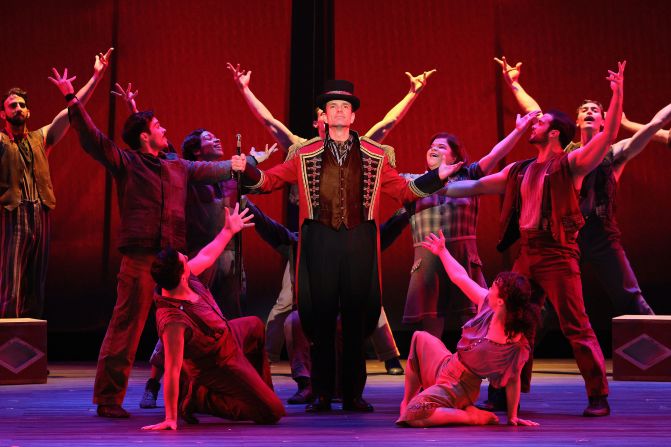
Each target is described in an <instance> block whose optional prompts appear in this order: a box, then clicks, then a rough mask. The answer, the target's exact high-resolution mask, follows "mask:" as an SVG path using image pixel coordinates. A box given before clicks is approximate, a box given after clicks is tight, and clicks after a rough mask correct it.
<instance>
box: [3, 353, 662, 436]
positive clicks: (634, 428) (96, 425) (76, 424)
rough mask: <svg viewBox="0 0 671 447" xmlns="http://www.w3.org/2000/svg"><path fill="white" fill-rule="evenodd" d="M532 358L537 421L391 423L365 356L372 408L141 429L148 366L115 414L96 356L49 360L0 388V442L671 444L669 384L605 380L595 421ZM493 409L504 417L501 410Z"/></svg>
mask: <svg viewBox="0 0 671 447" xmlns="http://www.w3.org/2000/svg"><path fill="white" fill-rule="evenodd" d="M534 366H535V371H536V372H535V375H534V381H533V385H532V386H533V388H532V392H531V393H530V394H527V395H523V396H522V404H521V405H522V410H521V413H520V416H521V417H523V418H528V419H533V420H535V421H537V422H540V424H541V426H540V427H533V428H532V427H509V426H507V425H499V426H487V427H440V428H430V429H415V428H400V427H397V426H395V425H394V420H395V419H396V417H397V416H398V405H399V402H400V400H401V396H402V393H403V376H388V375H386V374H384V369H383V365H382V363H380V362H376V361H369V362H368V371H369V376H368V382H367V386H366V391H365V394H364V397H365V398H366V399H367V400H368V401H369V402H371V403H372V404H373V405H374V406H375V412H374V413H369V414H352V413H343V412H342V411H340V410H339V406H337V405H336V406H335V409H334V411H333V412H332V413H330V414H318V415H314V414H307V413H305V411H304V407H303V406H302V405H298V406H296V405H287V413H288V414H287V416H286V417H284V418H283V419H282V420H281V421H280V422H279V423H278V424H277V425H274V426H259V425H254V424H251V423H238V422H230V421H226V420H222V419H217V418H214V417H205V416H201V417H200V420H201V423H200V424H199V425H186V424H182V425H181V426H180V429H179V431H177V432H143V431H141V430H140V427H142V426H143V425H148V424H153V423H157V422H160V421H161V420H162V418H163V408H162V407H161V408H156V409H152V410H142V409H140V408H139V407H138V402H139V399H140V397H141V396H142V392H143V389H144V383H145V380H146V378H147V377H148V374H149V368H148V366H146V365H144V366H138V367H136V368H135V369H134V370H133V374H132V376H131V380H130V385H129V389H128V394H127V395H126V402H125V404H124V407H125V408H126V409H127V410H129V411H130V412H131V418H130V419H121V420H112V419H104V418H100V417H97V416H96V414H95V406H94V405H93V404H92V403H91V394H92V389H93V377H94V374H95V365H94V364H93V363H87V364H73V363H58V364H50V365H49V368H50V371H51V374H50V376H49V381H48V383H47V384H44V385H13V386H0V446H38V445H39V446H41V445H48V446H50V447H51V446H68V447H72V446H84V445H86V446H90V445H96V446H132V445H138V446H139V445H142V446H155V445H156V446H159V445H160V446H166V445H198V446H201V445H202V446H206V445H237V446H256V445H275V446H278V445H290V446H315V445H319V444H321V445H323V446H326V445H366V446H412V445H414V444H420V443H421V444H423V443H427V444H429V443H430V444H434V445H444V444H448V443H449V444H453V445H458V446H478V447H483V446H488V445H497V446H525V445H534V446H536V445H543V446H551V445H557V446H559V445H589V446H602V445H608V446H627V447H631V446H645V447H653V446H663V445H670V444H671V441H670V439H671V383H663V382H613V381H611V382H610V385H611V397H610V405H611V408H612V415H611V416H610V417H606V418H595V419H592V418H584V417H582V416H581V414H582V411H583V409H584V407H585V406H586V397H585V391H584V387H583V381H582V378H581V377H580V375H579V374H578V371H577V369H576V366H575V362H573V361H572V360H542V359H540V360H537V361H535V363H534ZM609 371H610V368H609ZM273 381H274V384H275V391H276V392H277V394H278V395H279V396H280V398H281V399H282V400H283V401H286V399H287V398H288V397H289V396H290V395H291V394H293V392H294V391H295V384H294V382H293V381H292V380H291V378H290V376H289V367H288V364H287V363H286V362H283V363H279V364H276V365H273ZM482 391H483V392H486V384H484V385H483V388H482ZM159 405H160V406H162V405H163V398H162V394H161V396H160V398H159ZM500 417H501V419H502V421H505V415H503V414H501V415H500Z"/></svg>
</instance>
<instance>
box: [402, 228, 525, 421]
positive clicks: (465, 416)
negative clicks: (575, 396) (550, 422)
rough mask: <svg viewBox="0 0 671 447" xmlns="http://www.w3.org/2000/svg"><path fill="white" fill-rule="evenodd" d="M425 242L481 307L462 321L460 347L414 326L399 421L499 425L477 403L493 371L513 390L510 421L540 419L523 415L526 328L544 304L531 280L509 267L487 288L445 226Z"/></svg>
mask: <svg viewBox="0 0 671 447" xmlns="http://www.w3.org/2000/svg"><path fill="white" fill-rule="evenodd" d="M422 245H423V246H424V247H425V248H427V249H428V250H429V251H431V252H432V253H433V254H434V255H436V256H438V257H439V258H440V260H441V262H442V263H443V266H444V267H445V270H446V271H447V274H448V276H449V277H450V280H451V281H452V282H454V284H456V285H457V286H458V287H459V288H460V289H461V290H462V291H463V293H464V294H465V295H466V296H467V297H468V298H469V299H470V300H471V301H473V303H474V304H475V305H476V306H477V314H476V316H475V317H473V318H472V319H471V320H470V321H468V322H467V323H466V324H465V325H464V326H463V328H462V336H461V340H459V343H458V344H457V352H456V353H454V354H452V353H451V352H450V351H449V350H448V349H447V348H446V347H445V345H444V344H443V343H442V342H441V341H440V340H439V339H438V338H436V337H434V336H432V335H430V334H429V333H427V332H422V331H418V332H415V334H414V335H413V338H412V344H411V345H410V354H409V356H408V363H407V367H406V376H405V393H404V396H403V401H402V402H401V415H400V417H399V419H398V420H397V421H396V422H397V423H399V424H404V425H409V426H412V427H430V426H438V425H457V424H460V425H485V424H496V423H498V421H499V420H498V417H497V416H496V415H495V414H494V413H491V412H489V411H483V410H479V409H477V408H476V407H475V406H474V403H475V401H476V400H477V398H478V394H479V393H480V384H481V382H482V379H485V378H486V379H488V380H489V382H490V383H491V384H493V385H494V386H497V387H503V388H505V390H506V394H507V398H508V424H510V425H538V424H537V423H536V422H533V421H529V420H526V419H521V418H519V417H518V415H517V410H518V403H519V399H520V372H521V370H522V367H523V365H524V363H525V362H526V360H527V358H528V357H529V353H530V349H529V342H528V341H527V337H526V336H525V334H531V333H532V331H533V328H534V325H535V323H536V321H537V319H538V309H537V307H536V306H534V305H532V304H531V303H530V302H529V297H530V295H531V287H530V285H529V281H528V280H527V279H526V278H525V277H524V276H522V275H519V274H516V273H510V272H504V273H499V275H498V276H497V277H496V279H495V280H494V283H493V285H492V286H491V287H490V288H489V289H485V288H483V287H481V286H480V285H479V284H478V283H477V282H475V281H474V280H473V279H471V278H470V277H469V275H468V274H467V272H466V270H465V269H464V267H463V266H462V265H461V264H460V263H459V262H457V261H456V260H455V259H454V258H453V257H452V255H451V254H450V253H449V251H448V250H447V248H445V237H444V236H443V233H442V232H440V233H439V236H436V235H435V234H430V235H428V236H427V237H426V240H425V241H424V242H423V243H422Z"/></svg>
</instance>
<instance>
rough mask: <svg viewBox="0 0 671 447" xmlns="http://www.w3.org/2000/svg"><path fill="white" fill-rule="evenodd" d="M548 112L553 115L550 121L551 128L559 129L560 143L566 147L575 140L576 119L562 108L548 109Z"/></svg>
mask: <svg viewBox="0 0 671 447" xmlns="http://www.w3.org/2000/svg"><path fill="white" fill-rule="evenodd" d="M546 113H549V114H550V115H552V121H551V122H550V130H557V131H559V144H561V147H562V148H564V147H566V146H568V144H569V143H570V142H571V141H573V138H574V137H575V120H572V119H571V117H569V116H568V115H567V114H565V113H564V112H562V111H561V110H556V109H552V110H548V111H547V112H546Z"/></svg>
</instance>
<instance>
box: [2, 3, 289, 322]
mask: <svg viewBox="0 0 671 447" xmlns="http://www.w3.org/2000/svg"><path fill="white" fill-rule="evenodd" d="M83 5H84V4H83V3H82V2H80V1H77V0H64V1H62V2H58V3H54V2H48V1H46V0H44V1H30V2H24V3H22V4H17V3H14V4H12V5H11V6H10V7H8V8H3V11H2V19H3V20H2V22H3V32H4V33H6V34H5V35H6V36H7V38H8V40H7V45H6V47H7V48H5V49H4V50H3V57H4V60H5V62H4V64H3V70H2V72H1V74H0V85H1V86H2V87H0V88H2V89H3V90H6V89H7V88H9V87H11V86H14V85H19V86H22V87H23V88H25V89H27V90H28V91H29V93H30V95H31V97H30V108H31V112H32V116H31V120H30V123H31V127H33V128H36V127H39V126H42V125H44V124H46V123H47V122H49V121H50V120H51V119H52V118H53V117H54V116H55V114H56V113H57V112H58V111H59V110H61V109H62V108H63V107H64V101H63V98H62V97H61V95H60V93H59V92H58V90H57V89H56V88H55V87H54V86H53V85H52V84H51V83H50V82H49V81H48V80H47V76H50V75H51V67H52V66H55V67H59V68H60V67H63V66H67V67H68V68H69V69H70V73H72V74H76V75H77V80H76V81H75V88H78V87H79V86H81V85H83V83H84V82H85V81H86V80H87V79H88V77H89V76H90V75H91V73H92V67H93V62H94V55H95V54H96V53H97V52H99V51H104V50H106V49H107V48H108V47H110V46H112V42H113V33H114V25H115V24H114V17H115V9H116V8H118V9H116V11H117V13H118V31H117V34H116V35H117V36H118V37H117V41H116V42H115V43H114V46H115V47H116V49H115V52H114V55H113V58H114V62H115V63H116V64H117V67H116V68H117V73H116V80H118V81H119V82H120V83H122V84H123V85H124V86H125V85H126V83H127V82H133V85H134V87H136V88H138V89H139V91H140V93H139V97H138V102H139V106H140V108H145V109H149V108H151V109H153V110H154V111H155V112H156V114H157V116H158V118H159V119H160V120H161V123H162V124H163V126H164V127H165V128H166V129H167V130H168V137H169V139H170V140H171V142H172V143H173V144H174V145H175V146H176V147H179V146H180V144H181V142H182V139H183V138H184V136H185V135H186V134H187V133H188V132H189V131H191V130H192V129H194V128H198V127H206V128H208V129H210V130H212V131H213V132H214V133H215V134H216V135H217V136H218V137H219V138H221V140H222V143H223V145H224V148H225V152H226V154H227V155H228V156H230V155H232V153H233V152H234V150H235V134H236V133H241V134H242V136H243V149H244V150H247V148H248V147H249V146H250V145H254V146H255V147H257V148H259V149H261V148H263V146H264V145H265V144H266V143H268V142H271V139H270V136H269V135H268V134H267V133H266V131H265V130H264V129H263V127H262V126H260V125H259V124H258V123H257V122H256V121H255V120H254V118H253V117H252V115H251V113H250V112H249V111H248V110H247V107H246V105H245V103H244V101H243V100H242V96H241V95H240V94H239V92H238V90H237V88H236V87H235V86H234V84H233V81H232V80H231V76H230V74H229V72H228V70H226V62H228V61H230V62H232V63H238V62H239V63H240V64H241V65H242V66H243V67H245V68H247V69H251V70H253V75H252V80H251V86H252V89H253V91H254V92H255V93H256V94H257V96H258V97H260V98H261V99H262V100H263V101H264V102H265V104H266V105H267V106H268V108H269V109H270V110H272V111H273V112H274V114H275V115H276V116H277V117H278V118H279V119H281V120H284V119H285V117H286V116H287V103H288V102H287V98H288V85H289V72H288V70H289V68H288V67H289V59H288V58H289V44H290V35H291V2H290V1H289V0H281V1H274V2H266V1H263V0H250V1H246V2H244V3H235V2H221V1H218V0H207V1H205V0H198V1H192V2H183V1H178V0H161V1H158V0H149V1H142V2H129V1H123V0H122V1H113V0H93V1H89V2H86V5H85V6H83ZM110 68H111V67H110ZM111 81H112V70H111V69H109V70H108V72H107V74H106V77H105V79H104V80H103V81H102V82H101V84H100V86H99V88H98V90H97V91H96V92H95V95H94V97H93V99H92V100H91V101H90V103H89V105H88V107H87V109H88V110H89V112H90V113H91V115H92V116H93V119H94V121H95V122H96V124H97V125H98V127H99V128H100V129H101V130H103V132H105V133H107V132H108V130H109V129H108V120H109V114H110V110H111V106H110V93H109V91H110V88H111ZM126 117H127V112H126V110H125V107H124V106H123V104H121V103H120V102H118V103H117V104H116V115H115V118H116V126H115V129H114V133H115V138H114V139H115V141H117V142H118V143H119V144H120V145H123V143H122V142H121V137H120V133H121V127H122V126H123V122H124V120H125V118H126ZM3 125H4V123H3ZM281 159H282V156H281V155H279V154H276V155H274V156H273V157H272V158H271V159H270V160H269V161H268V163H269V165H272V164H275V163H277V162H278V161H280V160H281ZM50 163H51V172H52V178H53V181H54V186H55V189H56V196H57V201H58V205H57V209H56V210H55V212H54V213H53V215H52V218H53V220H52V222H53V231H52V244H51V248H52V251H51V259H50V268H49V278H48V285H47V287H48V291H47V293H48V297H47V317H48V318H49V327H50V330H64V331H70V330H86V329H101V328H104V327H105V326H106V325H107V322H108V320H109V316H110V315H111V311H112V306H113V304H114V299H115V293H116V292H115V283H116V281H115V275H116V272H117V271H118V263H119V255H118V252H117V251H116V245H115V243H116V233H117V225H118V212H117V205H116V190H114V191H113V199H114V200H113V203H112V207H111V209H112V228H111V238H112V241H111V257H110V259H109V261H106V260H104V259H103V236H104V230H103V216H104V197H105V172H104V169H103V168H102V167H101V166H100V165H98V164H97V163H96V162H94V161H93V160H92V159H91V158H90V157H89V156H87V155H86V154H85V153H84V152H83V151H82V149H81V148H80V147H79V144H78V141H77V138H76V135H75V134H74V132H70V133H68V135H67V137H66V138H65V139H64V140H63V141H62V142H61V143H60V144H59V145H58V146H57V147H56V149H55V150H54V151H53V153H52V155H51V157H50ZM254 199H255V202H256V203H258V205H259V206H260V207H261V208H262V209H264V211H266V212H268V213H269V214H270V215H271V216H273V217H275V218H278V219H280V220H281V219H282V216H283V209H284V207H283V195H282V194H281V193H277V194H274V195H272V196H263V197H255V198H254ZM244 254H245V258H246V259H245V264H246V266H247V267H246V268H247V274H248V277H249V278H250V281H249V296H250V298H249V301H250V303H249V307H250V308H251V310H252V311H253V312H256V313H259V314H263V313H267V310H268V309H269V308H270V306H271V305H272V301H273V299H274V295H275V293H276V291H277V290H278V288H279V284H280V282H281V277H282V272H283V267H284V265H283V264H282V262H281V260H280V257H279V255H277V254H275V252H274V251H273V250H271V249H269V248H268V247H267V246H266V244H265V243H264V242H262V241H261V240H260V239H259V238H258V237H257V236H256V234H255V233H254V231H253V230H251V231H247V232H246V235H245V246H244ZM105 269H107V271H108V272H109V274H108V275H107V276H106V275H104V272H105Z"/></svg>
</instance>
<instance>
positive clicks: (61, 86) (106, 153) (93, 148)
mask: <svg viewBox="0 0 671 447" xmlns="http://www.w3.org/2000/svg"><path fill="white" fill-rule="evenodd" d="M53 72H54V76H55V78H52V77H50V78H49V80H50V81H51V82H52V83H53V84H54V85H55V86H56V87H57V88H58V90H59V91H60V92H61V94H62V95H64V96H67V95H70V94H72V93H74V88H73V87H72V80H73V79H74V77H72V78H68V76H67V69H65V70H64V71H63V76H61V75H60V74H59V73H58V70H56V69H55V68H54V69H53ZM68 115H69V119H70V123H71V124H72V128H73V129H74V130H75V131H76V132H77V135H78V136H79V144H80V145H81V147H82V149H84V152H86V153H87V154H89V155H90V156H91V157H93V159H95V160H96V161H98V162H99V163H101V164H102V165H103V166H104V167H105V168H106V169H108V170H109V171H110V172H111V173H112V174H113V175H116V174H118V173H119V172H120V170H121V169H122V168H123V165H124V159H125V157H126V155H125V151H122V150H121V149H119V148H118V147H117V146H116V144H114V142H113V141H112V140H110V139H109V138H108V137H107V136H105V135H104V134H103V133H102V132H101V131H100V130H99V129H98V128H97V127H96V125H95V124H94V123H93V120H92V119H91V117H90V116H89V114H88V113H87V112H86V108H85V107H84V105H83V104H82V103H81V102H80V101H79V99H77V97H76V96H75V97H73V98H72V99H71V100H70V101H68Z"/></svg>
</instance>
